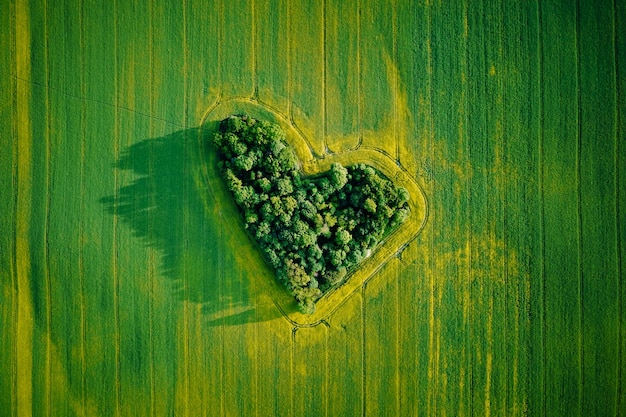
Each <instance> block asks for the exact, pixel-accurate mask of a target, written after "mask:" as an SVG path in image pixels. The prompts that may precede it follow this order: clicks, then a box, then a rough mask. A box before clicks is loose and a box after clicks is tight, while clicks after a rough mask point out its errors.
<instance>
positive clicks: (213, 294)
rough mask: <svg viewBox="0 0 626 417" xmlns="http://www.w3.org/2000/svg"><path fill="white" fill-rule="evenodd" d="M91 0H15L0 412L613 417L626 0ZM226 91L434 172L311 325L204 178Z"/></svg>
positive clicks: (618, 360) (342, 151) (618, 351)
mask: <svg viewBox="0 0 626 417" xmlns="http://www.w3.org/2000/svg"><path fill="white" fill-rule="evenodd" d="M100 3H101V2H95V1H93V0H61V1H58V2H57V1H55V2H45V1H42V0H16V1H15V2H9V3H7V4H5V5H3V6H2V7H1V9H0V10H1V11H0V27H1V28H2V29H0V46H1V47H0V62H2V64H3V65H2V74H1V75H0V134H1V136H0V137H2V138H3V140H2V141H0V147H1V149H0V184H1V186H2V190H3V191H2V193H3V194H2V198H1V199H0V213H1V215H0V230H1V233H0V266H1V269H0V271H1V272H0V273H1V279H2V281H1V282H2V290H1V291H0V305H2V308H1V310H0V311H1V314H0V334H1V337H0V353H1V359H2V360H0V381H1V382H0V409H1V410H3V412H4V413H5V414H7V415H14V416H17V415H30V414H33V415H90V416H108V415H120V416H121V415H131V414H132V415H137V416H139V415H168V414H176V415H190V416H195V415H233V416H236V415H277V416H291V415H294V416H295V415H319V414H321V415H372V416H374V415H385V414H388V415H415V414H418V415H436V414H448V415H459V416H463V415H607V416H617V415H622V414H623V412H622V411H621V410H623V409H624V404H626V390H624V384H623V383H622V379H623V375H624V372H625V361H624V357H625V354H624V352H626V342H625V340H626V338H625V337H624V331H625V329H624V312H625V311H626V308H624V307H625V305H624V303H625V301H624V300H625V299H626V286H625V285H624V282H623V272H622V260H623V259H624V258H625V256H626V253H625V252H624V244H623V229H624V227H623V225H624V220H625V218H624V213H625V211H624V210H623V201H624V198H625V197H626V196H625V195H624V192H625V191H624V190H625V187H623V184H625V183H626V178H625V177H624V175H625V172H626V170H625V169H624V167H625V166H626V161H624V156H623V155H624V154H625V153H624V152H623V148H624V132H626V125H625V124H624V120H626V118H625V117H624V108H625V105H624V91H626V85H625V80H626V74H625V73H624V69H625V68H626V65H625V64H624V62H623V60H624V56H626V35H625V33H626V31H624V27H625V26H624V25H625V23H626V22H625V19H624V17H625V16H626V10H625V9H624V7H625V6H624V5H623V4H622V2H619V1H617V2H611V1H600V0H596V1H591V2H583V1H580V0H579V1H578V2H574V3H573V4H571V5H570V4H564V3H563V4H560V3H559V4H556V3H553V2H547V1H538V0H537V1H528V2H518V3H513V2H506V1H502V0H501V1H496V0H482V1H477V2H474V1H472V2H470V1H460V2H453V4H447V3H443V2H417V1H412V0H399V1H396V2H367V1H363V0H361V1H357V2H351V3H350V4H344V3H347V2H340V1H333V0H326V1H319V2H309V1H300V0H290V1H287V0H255V1H254V2H252V3H251V2H246V1H235V2H229V3H228V4H226V3H225V2H222V1H216V2H200V1H195V0H188V1H186V2H180V3H179V4H176V5H169V4H167V2H163V1H154V2H141V1H139V0H137V1H134V2H122V1H115V2H113V3H107V4H104V3H102V4H100ZM233 102H239V103H241V102H245V103H251V102H254V103H256V104H259V105H261V106H262V107H263V108H265V109H269V110H268V111H269V113H270V115H271V114H274V115H276V116H274V117H277V118H279V119H280V120H282V121H283V123H285V124H286V125H288V126H292V128H293V129H294V132H295V133H294V134H296V135H299V136H300V137H302V138H304V139H305V141H304V142H302V143H301V144H300V148H301V151H302V152H305V153H306V152H308V153H309V155H310V156H311V157H310V158H309V160H311V161H318V162H317V163H319V164H324V163H328V164H330V162H331V160H332V159H333V158H349V155H351V152H364V151H365V150H367V151H368V152H369V153H367V152H366V153H365V154H364V155H366V156H367V158H369V157H375V156H376V155H378V156H379V157H380V158H381V160H384V161H391V163H390V165H392V166H395V167H396V169H397V170H398V172H399V174H398V175H399V176H406V178H405V180H406V181H407V182H408V183H414V184H415V186H416V187H419V189H421V190H423V195H424V207H425V208H424V210H426V208H427V210H428V216H427V220H426V222H425V223H424V224H423V228H421V229H420V227H421V226H418V224H419V225H421V224H422V223H420V222H418V223H416V224H414V225H413V227H412V230H409V231H407V233H410V234H411V236H414V238H413V240H411V243H410V244H409V245H408V246H407V247H406V248H404V250H403V251H402V252H401V253H399V254H396V253H395V251H391V253H390V256H388V257H385V258H384V259H382V260H385V261H386V262H384V263H383V266H382V267H381V268H379V269H375V268H374V269H373V270H372V273H371V274H368V276H367V277H363V279H361V280H359V282H358V285H355V286H354V288H351V289H350V291H349V292H348V293H346V294H343V296H342V297H341V302H338V303H337V304H336V305H335V307H333V308H332V309H328V310H327V311H325V312H324V314H323V315H321V316H320V317H317V318H316V319H315V320H314V321H310V322H298V318H297V317H295V316H293V315H292V314H287V315H286V317H285V316H284V315H283V314H282V313H281V309H280V308H279V306H281V300H283V301H284V300H285V299H286V300H288V299H289V295H288V294H287V293H286V292H284V291H283V292H281V290H280V288H279V287H271V286H270V287H268V285H267V283H268V282H271V279H268V274H271V271H269V270H268V269H267V267H266V266H264V264H263V262H262V260H261V259H260V257H259V255H258V253H257V252H256V251H255V250H254V247H253V245H252V244H251V243H250V242H249V240H248V238H247V237H246V235H245V233H244V232H243V230H241V228H240V227H239V228H238V227H236V225H237V224H238V223H237V221H236V219H233V218H232V216H230V215H228V210H229V209H228V202H225V200H224V199H223V198H222V197H223V196H222V195H221V194H220V193H221V192H222V191H224V190H221V191H220V190H219V189H216V188H211V187H208V184H209V183H207V181H206V178H207V175H208V178H209V179H210V178H211V175H210V171H207V170H206V161H205V160H203V158H204V156H203V155H204V154H203V149H202V148H201V147H200V145H199V144H200V139H201V137H202V134H203V129H204V128H205V127H206V124H205V122H210V121H211V120H213V119H212V118H211V115H212V114H213V113H211V110H212V109H213V110H214V109H216V108H218V107H216V106H220V105H222V104H224V103H233ZM220 108H221V107H220ZM224 111H226V110H224ZM215 120H219V118H217V117H216V118H215ZM305 142H306V143H305ZM380 155H384V156H382V157H381V156H380ZM322 156H325V158H324V159H320V158H321V157H322ZM305 160H306V158H305ZM320 166H322V165H320ZM311 168H312V169H313V170H314V168H316V167H315V166H313V165H312V166H311ZM390 169H391V168H390ZM411 195H413V193H411ZM417 232H419V233H417ZM281 294H283V296H284V297H286V298H285V299H282V298H281V297H282V296H281ZM285 302H288V301H285ZM294 317H295V319H296V320H295V321H294ZM381 381H384V383H381Z"/></svg>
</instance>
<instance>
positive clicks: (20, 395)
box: [15, 1, 33, 416]
mask: <svg viewBox="0 0 626 417" xmlns="http://www.w3.org/2000/svg"><path fill="white" fill-rule="evenodd" d="M28 14H29V11H28V4H27V2H25V1H19V2H18V3H17V4H16V5H15V23H16V25H15V42H16V45H15V53H16V64H17V68H16V70H17V75H18V77H19V78H22V79H26V80H28V79H30V24H29V23H30V22H29V21H28ZM31 142H32V132H31V125H30V85H29V84H28V83H26V82H21V81H19V80H18V82H17V153H18V155H17V169H18V174H17V215H16V219H15V221H16V225H15V228H16V241H15V255H16V260H15V261H16V266H17V268H16V270H17V305H18V309H17V339H16V340H17V352H18V354H17V414H18V415H19V416H29V415H31V413H32V401H33V392H32V374H33V372H32V369H33V359H32V351H33V305H32V301H31V298H30V248H29V243H28V234H29V215H30V211H31V197H32V184H31Z"/></svg>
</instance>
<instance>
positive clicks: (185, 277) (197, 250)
mask: <svg viewBox="0 0 626 417" xmlns="http://www.w3.org/2000/svg"><path fill="white" fill-rule="evenodd" d="M211 133H212V132H211V130H210V129H207V128H206V126H205V128H204V129H200V128H190V129H185V130H180V131H177V132H174V133H171V134H169V135H166V136H163V137H159V138H154V139H146V140H143V141H141V142H138V143H136V144H134V145H132V146H130V147H128V148H127V149H125V150H124V152H123V153H122V155H121V157H120V158H119V160H118V161H116V163H115V165H114V169H117V170H125V171H131V172H132V173H133V174H134V175H136V176H137V178H135V179H134V180H133V181H132V183H130V184H129V185H124V186H121V187H120V188H119V189H118V190H117V192H116V193H115V194H114V195H111V196H106V197H104V198H102V199H101V200H100V202H101V203H102V204H103V205H104V207H105V209H106V211H107V212H108V213H109V214H111V215H114V216H117V217H118V219H120V221H121V222H122V223H123V224H125V225H126V226H128V227H129V228H131V229H132V230H133V232H134V234H135V235H136V236H137V237H138V238H140V239H142V240H144V241H145V243H146V244H147V245H149V246H150V247H153V248H155V249H157V250H158V252H159V253H160V254H161V260H160V267H161V272H162V275H163V276H165V277H167V278H168V279H169V280H171V282H170V283H171V284H172V285H171V287H172V289H173V291H174V293H175V295H176V297H178V298H179V299H181V300H186V301H189V302H192V303H198V304H201V305H202V312H203V313H204V314H205V315H206V317H208V320H209V322H210V323H211V324H214V325H219V324H225V325H236V324H243V323H247V322H253V321H265V320H270V319H273V318H276V317H278V316H279V315H280V313H279V311H278V310H277V309H276V308H275V307H274V306H273V305H272V306H269V305H268V304H269V303H268V302H267V300H265V303H264V305H260V298H259V297H256V296H255V294H251V288H250V283H251V281H250V279H251V278H252V276H251V274H254V271H247V270H246V268H245V267H244V268H237V267H236V265H239V264H238V263H237V262H236V254H235V251H236V250H237V248H235V247H232V246H233V245H231V244H228V243H224V242H226V241H228V239H226V238H227V237H228V236H229V234H230V232H231V231H230V230H227V227H226V226H225V223H224V222H222V221H220V220H221V217H222V216H223V215H224V214H223V213H222V209H221V206H220V204H219V202H218V201H217V200H216V198H218V197H217V195H216V194H215V193H213V192H212V190H211V188H210V186H209V184H207V183H206V181H202V179H201V176H200V175H198V173H199V172H201V164H203V158H201V156H202V155H201V154H200V153H201V152H207V151H209V152H210V151H211V149H207V148H206V145H204V144H205V143H207V141H206V140H204V138H207V137H210V135H211ZM201 135H203V136H204V137H201ZM233 266H235V267H233ZM251 295H252V296H251Z"/></svg>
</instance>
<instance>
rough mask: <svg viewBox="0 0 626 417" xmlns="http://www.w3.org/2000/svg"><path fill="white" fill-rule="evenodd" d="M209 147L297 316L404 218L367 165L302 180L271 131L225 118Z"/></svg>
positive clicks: (392, 193)
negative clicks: (291, 297) (291, 299)
mask: <svg viewBox="0 0 626 417" xmlns="http://www.w3.org/2000/svg"><path fill="white" fill-rule="evenodd" d="M213 143H214V145H215V147H216V148H217V150H218V152H219V155H220V162H219V167H220V171H221V173H222V176H223V178H224V180H225V182H226V184H227V186H228V188H229V189H230V191H231V192H232V194H233V197H234V199H235V201H236V202H237V205H238V206H239V209H240V210H241V213H242V217H243V220H244V223H245V227H246V228H247V229H248V231H249V233H250V235H251V236H252V237H254V239H256V241H257V243H258V245H259V247H260V249H261V251H262V253H263V255H264V257H265V259H266V261H267V262H268V263H269V264H270V265H271V266H272V267H273V268H275V269H276V271H277V277H278V279H279V280H280V281H281V282H282V283H283V284H284V285H285V286H286V287H287V288H288V289H289V290H290V291H291V293H292V294H293V295H294V297H295V299H296V301H297V303H298V305H299V307H300V309H301V311H302V312H304V313H313V312H314V311H315V302H316V301H317V300H318V299H319V298H320V297H321V296H322V295H323V294H324V293H325V292H327V291H328V290H329V289H331V288H332V287H334V286H337V285H341V283H342V282H343V281H344V280H345V279H346V277H347V275H348V273H349V272H350V271H352V270H354V269H355V268H356V267H357V266H358V264H359V263H361V262H362V261H363V260H364V259H365V258H367V257H368V256H370V254H371V253H372V252H373V251H374V250H375V248H376V247H377V246H378V245H379V244H380V243H381V241H383V240H384V238H385V237H386V236H387V235H388V234H389V233H391V232H392V231H393V229H394V228H396V227H397V226H398V225H399V224H401V223H402V222H403V221H404V220H405V219H406V218H407V216H408V215H409V207H408V204H407V202H408V200H409V198H410V196H409V193H408V191H407V190H406V189H404V188H401V187H396V186H395V185H394V184H393V183H392V182H391V181H389V179H387V178H386V177H385V176H384V175H382V174H381V173H380V172H378V171H377V170H375V169H374V168H373V167H371V166H369V165H366V164H355V165H352V166H348V167H344V166H342V165H341V164H338V163H334V164H332V166H331V169H330V170H329V171H327V172H325V173H320V174H319V175H316V176H313V177H304V176H303V175H302V172H301V171H300V167H299V165H298V159H297V157H296V155H295V153H294V151H293V149H292V148H291V147H290V146H289V145H288V144H287V143H286V141H285V133H284V132H283V131H282V129H281V128H280V127H279V126H278V125H276V124H272V123H269V122H267V121H258V120H255V119H253V118H251V117H249V116H246V115H233V116H230V117H228V118H226V119H224V120H222V121H221V122H220V127H219V131H218V132H217V133H216V134H215V136H214V138H213Z"/></svg>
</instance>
